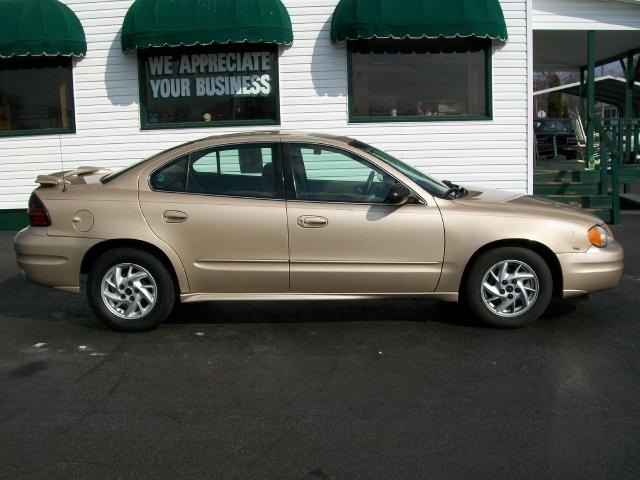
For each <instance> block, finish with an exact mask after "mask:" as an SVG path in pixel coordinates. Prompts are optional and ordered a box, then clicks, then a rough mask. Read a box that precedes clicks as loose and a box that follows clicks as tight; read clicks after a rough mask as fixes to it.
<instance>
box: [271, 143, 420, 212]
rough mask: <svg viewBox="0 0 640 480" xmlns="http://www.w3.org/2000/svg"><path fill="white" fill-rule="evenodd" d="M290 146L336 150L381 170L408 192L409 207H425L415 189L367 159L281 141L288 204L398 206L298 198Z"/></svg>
mask: <svg viewBox="0 0 640 480" xmlns="http://www.w3.org/2000/svg"><path fill="white" fill-rule="evenodd" d="M290 145H306V146H308V147H311V148H320V149H326V150H336V151H338V152H340V153H342V154H344V155H346V156H348V157H351V158H353V159H354V160H357V161H360V162H362V163H364V164H366V165H371V166H372V169H373V168H375V169H377V170H382V171H383V172H384V173H385V174H387V175H389V176H390V177H392V178H393V179H394V180H395V181H396V182H398V183H399V184H400V185H404V186H405V187H406V188H407V189H408V190H409V191H410V192H411V196H412V197H413V199H414V202H413V203H411V202H409V203H408V204H409V205H427V201H426V199H424V198H423V196H422V195H420V194H418V193H416V191H415V189H414V188H412V187H410V186H409V185H407V184H406V182H404V181H402V180H400V179H399V178H398V176H397V175H394V174H392V173H390V172H389V170H388V169H386V168H383V167H381V166H380V165H378V164H376V163H374V162H372V161H371V160H369V159H368V158H365V157H363V156H362V155H359V154H357V153H356V152H353V151H351V150H348V149H345V148H341V147H338V146H336V145H327V144H323V143H313V142H305V141H283V142H282V146H281V151H280V158H281V161H282V166H283V169H284V170H283V172H284V187H285V195H286V198H287V201H288V202H304V203H322V204H329V205H377V206H382V205H384V206H387V207H394V208H398V205H394V204H392V203H387V202H347V201H341V200H332V201H327V200H306V199H300V198H298V192H297V190H296V188H295V180H294V177H293V164H292V163H291V160H290V151H289V147H290Z"/></svg>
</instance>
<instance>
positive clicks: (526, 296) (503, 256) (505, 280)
mask: <svg viewBox="0 0 640 480" xmlns="http://www.w3.org/2000/svg"><path fill="white" fill-rule="evenodd" d="M465 288H466V289H465V300H466V302H467V304H468V306H469V307H470V309H471V311H472V312H473V313H474V314H475V315H476V316H477V317H478V318H479V319H480V320H481V321H482V322H483V323H485V324H487V325H491V326H494V327H502V328H517V327H523V326H525V325H527V324H529V323H531V322H533V321H535V320H537V319H538V318H539V317H540V315H542V314H543V313H544V311H545V310H546V309H547V307H548V306H549V302H550V301H551V294H552V292H553V278H552V276H551V271H550V270H549V267H548V265H547V263H546V262H545V261H544V259H543V258H542V257H541V256H540V255H538V254H537V253H535V252H533V251H531V250H528V249H526V248H520V247H504V248H497V249H495V250H490V251H488V252H485V253H483V254H482V255H481V256H480V257H479V258H478V259H477V260H476V261H475V263H474V264H473V266H472V267H471V270H470V272H469V275H468V277H467V282H466V285H465Z"/></svg>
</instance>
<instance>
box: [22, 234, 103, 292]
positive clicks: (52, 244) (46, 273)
mask: <svg viewBox="0 0 640 480" xmlns="http://www.w3.org/2000/svg"><path fill="white" fill-rule="evenodd" d="M13 242H14V248H15V251H16V260H17V262H18V266H19V267H20V269H21V270H22V272H23V273H24V275H25V276H26V277H27V279H29V280H30V281H32V282H34V283H37V284H39V285H44V286H46V287H53V288H57V289H59V290H64V291H67V292H76V293H77V292H79V291H80V265H81V263H82V259H83V258H84V255H85V253H86V252H87V251H88V250H89V249H90V248H91V247H92V246H93V245H95V244H96V243H98V240H93V239H88V238H75V237H54V236H48V235H47V234H46V232H45V229H44V228H34V227H27V228H25V229H24V230H21V231H20V232H18V234H17V235H16V237H15V238H14V240H13Z"/></svg>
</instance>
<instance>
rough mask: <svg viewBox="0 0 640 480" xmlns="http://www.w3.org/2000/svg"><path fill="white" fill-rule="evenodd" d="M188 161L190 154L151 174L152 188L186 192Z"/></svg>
mask: <svg viewBox="0 0 640 480" xmlns="http://www.w3.org/2000/svg"><path fill="white" fill-rule="evenodd" d="M188 161H189V156H188V155H185V156H184V157H181V158H179V159H178V160H174V161H173V162H171V163H169V164H168V165H165V166H163V167H162V168H160V169H158V170H156V171H155V172H154V173H153V174H152V175H151V179H150V183H151V188H153V189H154V190H160V191H162V192H184V191H185V189H186V185H187V183H186V179H187V162H188Z"/></svg>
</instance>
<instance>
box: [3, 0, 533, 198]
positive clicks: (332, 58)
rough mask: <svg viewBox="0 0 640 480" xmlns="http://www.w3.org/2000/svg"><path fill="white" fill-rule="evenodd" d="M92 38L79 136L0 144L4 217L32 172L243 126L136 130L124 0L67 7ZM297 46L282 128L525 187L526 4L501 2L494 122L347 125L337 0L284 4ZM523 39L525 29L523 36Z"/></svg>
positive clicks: (286, 56) (82, 72) (285, 53)
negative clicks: (502, 36) (333, 30)
mask: <svg viewBox="0 0 640 480" xmlns="http://www.w3.org/2000/svg"><path fill="white" fill-rule="evenodd" d="M63 1H64V3H66V4H67V5H69V6H70V7H71V8H72V9H73V10H74V11H75V12H76V14H77V15H78V17H79V18H80V21H81V22H82V24H83V26H84V29H85V32H86V35H87V42H88V53H87V57H86V58H84V59H81V60H78V61H76V62H75V68H74V81H75V104H76V127H77V133H76V134H75V135H73V134H72V135H52V136H32V137H14V138H0V172H2V175H1V176H0V209H6V208H24V207H25V204H26V200H27V198H28V195H29V193H30V191H31V190H32V189H33V188H34V183H33V180H34V178H35V176H36V174H38V173H46V172H51V171H59V170H62V169H69V168H73V167H77V166H80V165H100V166H106V167H111V168H118V167H122V166H124V165H127V164H130V163H132V162H135V161H137V160H140V159H142V158H145V157H147V156H149V155H151V154H153V153H156V152H158V151H160V150H162V149H165V148H168V147H171V146H174V145H176V144H179V143H182V142H185V141H188V140H193V139H196V138H200V137H203V136H208V135H214V134H222V133H228V132H231V131H238V130H249V128H241V129H238V128H235V129H230V128H208V129H182V130H180V129H176V130H156V131H140V125H139V110H138V80H137V77H138V69H137V60H136V57H135V56H125V55H123V54H122V51H121V49H120V40H119V32H120V28H121V25H122V20H123V18H124V15H125V13H126V11H127V9H128V7H129V6H130V5H131V3H132V1H131V0H63ZM284 3H285V5H286V6H287V8H288V10H289V13H290V15H291V19H292V22H293V28H294V37H295V40H294V44H293V46H292V47H290V48H286V49H283V50H282V52H281V58H280V97H281V120H282V129H293V130H303V131H316V132H320V131H322V132H326V133H337V134H347V135H349V136H352V137H356V138H358V139H361V140H363V141H365V142H368V143H371V144H374V145H375V146H377V147H379V148H382V149H385V150H388V151H389V152H390V153H392V154H395V155H396V156H398V157H399V158H403V159H405V160H406V161H407V162H409V163H411V164H413V165H416V166H418V167H419V168H421V169H423V170H425V171H426V172H428V173H432V174H434V175H436V176H439V177H441V178H449V179H452V180H454V181H459V182H464V183H470V184H479V185H485V186H490V187H495V188H504V189H511V190H517V191H522V192H524V191H526V190H527V187H529V188H531V182H530V174H529V171H528V157H529V155H528V150H530V148H529V147H530V142H531V138H530V137H528V115H527V111H528V105H527V103H528V74H529V67H530V58H528V53H527V50H528V48H527V45H528V42H529V43H530V40H528V39H529V36H528V32H527V4H526V0H501V4H502V8H503V10H504V13H505V17H506V20H507V26H508V30H509V42H508V43H507V44H500V43H496V44H495V47H494V48H495V53H494V56H493V102H494V103H493V106H494V119H493V120H492V121H473V122H430V123H426V122H421V123H395V124H394V123H383V124H353V125H349V124H348V123H347V63H346V51H345V47H344V44H338V45H332V44H331V40H330V38H329V26H330V21H331V14H332V12H333V9H334V7H335V5H336V3H337V0H284ZM529 32H530V31H529Z"/></svg>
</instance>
